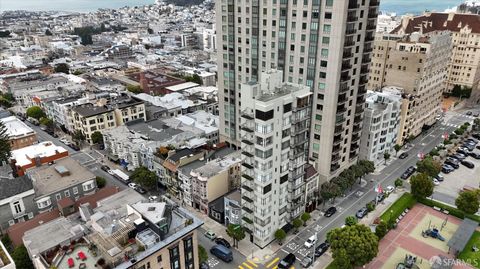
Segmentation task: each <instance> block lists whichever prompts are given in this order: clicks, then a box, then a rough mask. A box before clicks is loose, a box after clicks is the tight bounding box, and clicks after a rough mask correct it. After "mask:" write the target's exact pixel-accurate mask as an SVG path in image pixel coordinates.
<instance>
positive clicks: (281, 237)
mask: <svg viewBox="0 0 480 269" xmlns="http://www.w3.org/2000/svg"><path fill="white" fill-rule="evenodd" d="M274 236H275V239H277V241H278V243H279V244H280V245H281V244H282V243H283V240H285V238H286V237H287V233H286V232H285V231H284V230H283V229H278V230H276V231H275V234H274Z"/></svg>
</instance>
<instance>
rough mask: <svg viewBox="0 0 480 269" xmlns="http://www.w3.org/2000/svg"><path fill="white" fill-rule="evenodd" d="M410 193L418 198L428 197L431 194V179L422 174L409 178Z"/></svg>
mask: <svg viewBox="0 0 480 269" xmlns="http://www.w3.org/2000/svg"><path fill="white" fill-rule="evenodd" d="M410 186H411V193H412V194H413V196H415V197H418V198H425V197H429V196H431V195H432V194H433V182H432V178H431V177H430V176H429V175H427V174H424V173H421V174H416V175H413V176H412V177H411V178H410Z"/></svg>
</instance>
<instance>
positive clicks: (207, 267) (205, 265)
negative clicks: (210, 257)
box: [200, 262, 210, 269]
mask: <svg viewBox="0 0 480 269" xmlns="http://www.w3.org/2000/svg"><path fill="white" fill-rule="evenodd" d="M200 269H210V265H208V263H207V262H202V263H200Z"/></svg>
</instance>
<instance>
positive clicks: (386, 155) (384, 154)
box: [383, 151, 390, 165]
mask: <svg viewBox="0 0 480 269" xmlns="http://www.w3.org/2000/svg"><path fill="white" fill-rule="evenodd" d="M383 159H384V160H385V165H386V164H387V161H388V160H389V159H390V153H388V151H385V152H384V153H383Z"/></svg>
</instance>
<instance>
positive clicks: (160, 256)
mask: <svg viewBox="0 0 480 269" xmlns="http://www.w3.org/2000/svg"><path fill="white" fill-rule="evenodd" d="M157 262H158V263H161V262H162V255H158V256H157Z"/></svg>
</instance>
